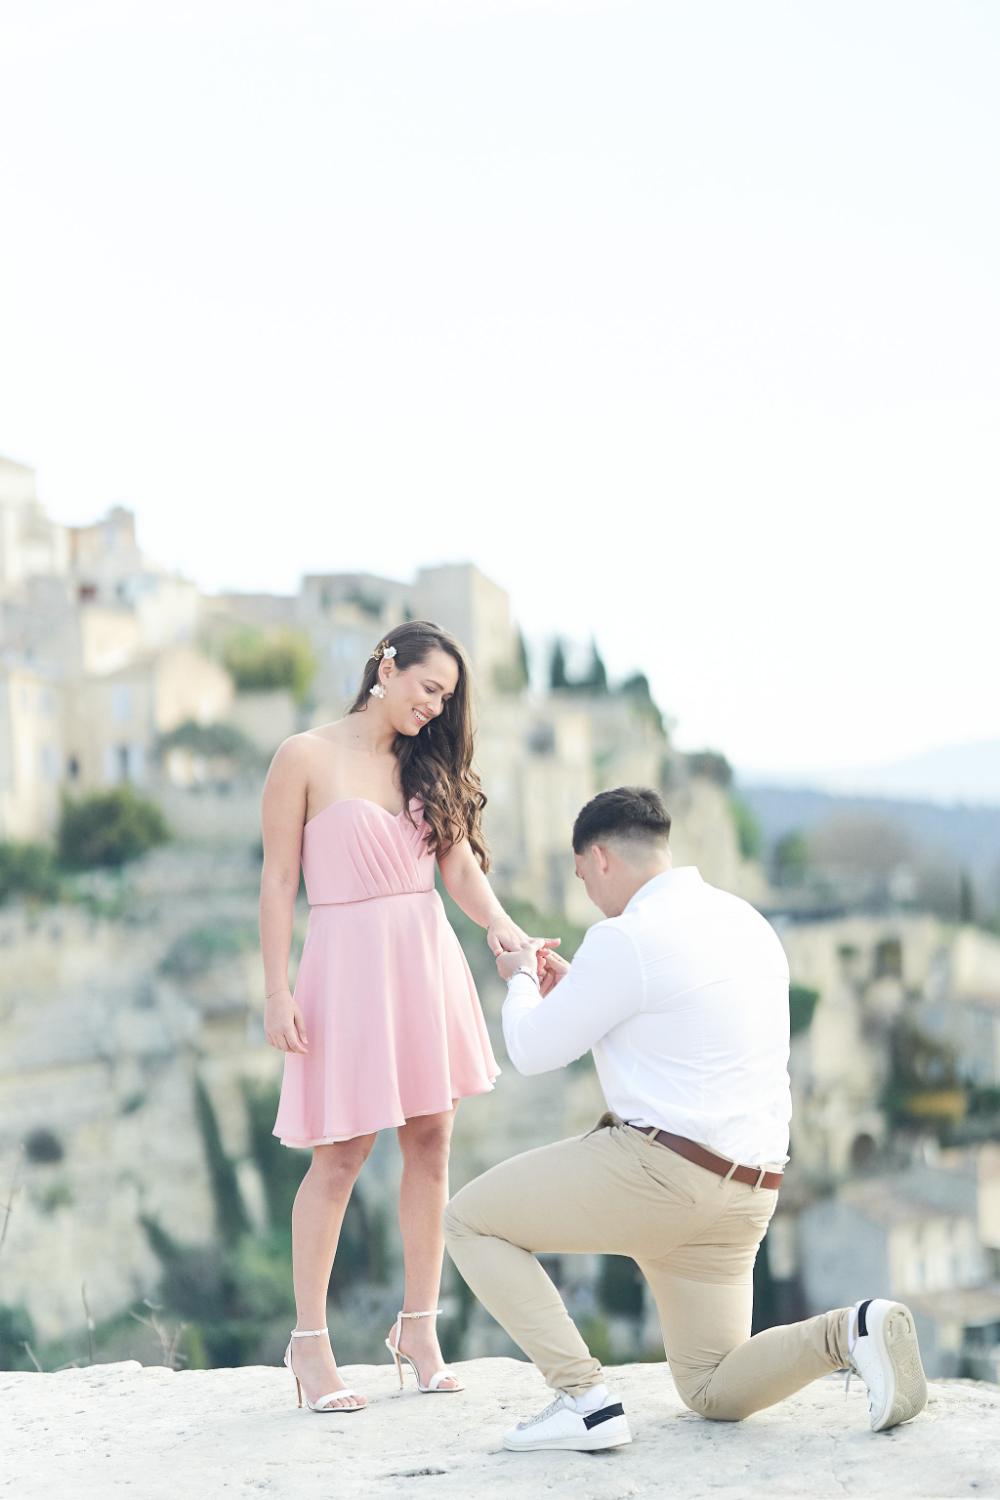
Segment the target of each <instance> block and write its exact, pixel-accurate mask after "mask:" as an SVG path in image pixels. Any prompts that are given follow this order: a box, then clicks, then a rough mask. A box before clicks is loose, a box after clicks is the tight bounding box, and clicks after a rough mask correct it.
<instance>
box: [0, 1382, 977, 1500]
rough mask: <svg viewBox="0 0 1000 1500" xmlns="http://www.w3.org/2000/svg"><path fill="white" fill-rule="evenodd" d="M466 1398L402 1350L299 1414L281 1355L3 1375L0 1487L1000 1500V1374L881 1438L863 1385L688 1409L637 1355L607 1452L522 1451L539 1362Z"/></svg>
mask: <svg viewBox="0 0 1000 1500" xmlns="http://www.w3.org/2000/svg"><path fill="white" fill-rule="evenodd" d="M457 1368H458V1369H459V1370H460V1371H461V1374H462V1376H463V1378H464V1379H465V1381H466V1383H467V1389H466V1390H465V1391H464V1392H463V1393H461V1394H459V1395H455V1396H447V1395H437V1396H420V1395H418V1394H417V1393H416V1392H415V1390H414V1388H413V1385H412V1382H411V1383H410V1384H408V1386H407V1389H406V1390H405V1391H404V1392H402V1393H401V1392H400V1391H399V1388H398V1386H397V1384H396V1376H395V1373H394V1371H393V1369H392V1366H391V1365H390V1364H388V1363H387V1364H386V1365H378V1366H371V1365H357V1366H354V1367H350V1366H348V1367H346V1368H345V1371H344V1374H345V1377H346V1378H347V1379H348V1380H349V1382H350V1383H351V1384H353V1385H355V1386H356V1387H357V1388H358V1389H359V1390H363V1391H364V1392H365V1393H366V1394H367V1395H368V1397H369V1400H370V1405H369V1407H368V1409H367V1410H365V1411H362V1412H360V1413H357V1414H355V1415H347V1416H335V1415H325V1416H319V1415H314V1414H313V1413H311V1412H308V1411H305V1410H303V1411H299V1410H298V1409H297V1408H296V1405H295V1387H294V1383H293V1381H292V1378H291V1376H290V1375H288V1374H287V1372H286V1371H285V1370H283V1369H267V1368H263V1367H260V1366H255V1367H250V1368H246V1369H238V1370H206V1371H185V1372H174V1371H171V1370H167V1369H163V1368H159V1367H143V1366H141V1365H139V1364H136V1363H134V1362H132V1361H129V1362H126V1363H123V1364H112V1365H95V1366H91V1367H89V1368H84V1369H75V1370H66V1371H63V1372H61V1373H59V1374H44V1375H35V1374H9V1373H8V1374H3V1375H0V1452H2V1455H3V1458H2V1463H0V1495H10V1496H12V1497H13V1496H17V1497H18V1500H34V1497H35V1496H43V1495H44V1496H46V1497H50V1496H51V1497H62V1496H72V1497H74V1500H84V1497H91V1496H93V1497H97V1496H100V1497H102V1500H107V1497H109V1496H119V1495H132V1496H136V1497H137V1500H138V1497H141V1500H160V1497H167V1496H169V1497H170V1500H176V1497H177V1496H178V1495H181V1496H184V1497H185V1500H202V1497H204V1500H208V1497H213V1500H214V1497H216V1496H229V1495H232V1496H238V1495H248V1496H249V1495H254V1496H266V1497H268V1500H313V1497H320V1496H322V1497H323V1500H331V1497H336V1500H349V1497H353V1496H364V1497H365V1500H371V1497H376V1500H377V1497H378V1496H380V1495H385V1496H390V1495H392V1496H397V1495H398V1496H402V1497H407V1496H412V1497H419V1500H431V1497H432V1496H433V1497H435V1500H436V1497H438V1496H445V1497H452V1500H459V1497H461V1500H465V1497H469V1500H471V1497H473V1496H479V1495H482V1494H496V1493H498V1492H501V1493H502V1494H503V1497H504V1500H529V1497H530V1500H537V1497H538V1496H543V1495H553V1496H559V1495H565V1496H567V1497H569V1496H572V1497H573V1500H628V1497H631V1496H646V1495H649V1496H658V1497H659V1496H664V1497H670V1500H695V1497H701V1496H711V1497H712V1500H747V1497H753V1496H795V1497H800V1500H801V1497H804V1496H808V1497H809V1500H823V1497H826V1496H844V1495H847V1496H858V1497H859V1500H862V1497H863V1500H870V1497H872V1496H879V1497H880V1500H881V1497H883V1496H897V1495H898V1496H933V1497H935V1500H945V1497H947V1500H951V1497H955V1496H970V1495H971V1496H976V1497H982V1496H992V1497H998V1496H1000V1388H997V1387H994V1386H988V1385H980V1384H976V1383H974V1382H968V1381H944V1382H940V1383H938V1384H935V1385H933V1386H932V1387H931V1396H930V1401H929V1403H928V1406H927V1410H926V1411H925V1412H924V1414H923V1415H922V1416H921V1417H919V1418H918V1419H917V1420H916V1421H915V1422H913V1423H911V1424H908V1425H906V1426H903V1427H899V1428H896V1429H895V1430H894V1431H892V1432H889V1433H885V1434H879V1435H873V1434H872V1433H871V1432H869V1430H868V1425H867V1411H866V1406H865V1396H864V1387H863V1385H862V1384H861V1383H860V1382H859V1381H857V1380H855V1381H854V1382H853V1383H852V1386H851V1389H850V1390H849V1391H848V1392H847V1393H846V1395H845V1392H844V1382H843V1378H842V1377H840V1376H831V1377H829V1378H827V1379H825V1380H822V1381H819V1382H817V1383H816V1384H815V1385H813V1386H811V1387H809V1388H808V1389H806V1390H805V1391H803V1392H801V1393H800V1394H799V1395H798V1396H796V1397H794V1398H793V1399H792V1400H789V1401H786V1402H784V1403H783V1404H782V1405H780V1406H778V1407H775V1408H773V1409H772V1410H771V1411H768V1412H762V1413H759V1414H758V1415H757V1416H755V1417H753V1418H751V1419H750V1420H749V1421H747V1422H745V1423H742V1424H739V1425H730V1424H724V1423H712V1422H706V1421H703V1420H702V1419H701V1418H699V1417H696V1416H694V1415H693V1414H691V1413H690V1412H688V1411H686V1410H685V1408H684V1407H683V1406H682V1405H681V1403H680V1401H679V1400H678V1398H677V1395H676V1393H675V1391H674V1388H673V1385H672V1383H671V1380H670V1376H669V1374H668V1372H667V1370H666V1367H665V1366H659V1365H648V1364H647V1365H624V1366H621V1367H619V1368H617V1369H613V1370H609V1371H608V1383H609V1385H610V1386H611V1387H612V1389H613V1390H614V1391H615V1392H616V1393H617V1394H619V1395H620V1396H621V1397H622V1398H623V1399H624V1400H625V1403H626V1408H627V1412H628V1416H629V1420H630V1422H631V1425H632V1431H633V1436H634V1442H633V1443H632V1445H631V1446H630V1447H627V1448H623V1449H619V1450H617V1451H615V1452H611V1453H605V1454H576V1453H561V1454H558V1453H551V1454H543V1453H536V1454H514V1453H507V1452H505V1451H504V1450H503V1449H502V1448H501V1446H500V1437H501V1434H502V1432H503V1430H504V1428H505V1427H508V1426H511V1425H513V1424H514V1422H516V1421H517V1420H519V1419H520V1418H521V1417H523V1416H526V1415H529V1414H530V1413H532V1412H533V1411H536V1410H538V1409H539V1408H540V1407H541V1406H544V1405H545V1404H546V1403H547V1401H548V1399H549V1393H548V1391H547V1389H546V1388H545V1387H544V1385H543V1384H542V1381H541V1378H540V1377H539V1376H538V1375H537V1374H536V1373H535V1371H534V1370H533V1369H532V1368H531V1367H530V1366H529V1365H527V1364H525V1363H523V1362H520V1361H517V1360H512V1359H500V1358H491V1359H478V1360H470V1361H468V1362H467V1363H465V1364H462V1365H459V1366H458V1367H457Z"/></svg>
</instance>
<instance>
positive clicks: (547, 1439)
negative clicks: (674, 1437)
mask: <svg viewBox="0 0 1000 1500" xmlns="http://www.w3.org/2000/svg"><path fill="white" fill-rule="evenodd" d="M631 1441H632V1434H631V1433H630V1432H629V1430H628V1423H627V1422H626V1420H625V1408H624V1407H623V1406H622V1404H621V1402H620V1401H612V1402H610V1403H609V1404H608V1405H607V1406H601V1407H598V1409H597V1411H591V1412H578V1411H577V1410H576V1406H575V1403H574V1401H573V1398H572V1396H564V1395H559V1396H557V1397H556V1399H555V1400H554V1401H553V1402H551V1403H550V1405H548V1406H547V1407H546V1408H545V1410H544V1411H540V1412H539V1413H538V1415H537V1416H536V1417H529V1418H528V1419H527V1421H526V1422H518V1424H517V1426H516V1427H512V1428H511V1430H510V1431H509V1432H505V1433H504V1439H503V1445H504V1447H505V1448H510V1449H512V1450H513V1451H514V1452H515V1453H530V1452H532V1451H533V1450H535V1449H536V1448H577V1449H580V1450H581V1451H582V1452H586V1453H589V1452H593V1451H594V1450H595V1449H597V1448H621V1447H623V1446H624V1445H625V1444H626V1443H630V1442H631Z"/></svg>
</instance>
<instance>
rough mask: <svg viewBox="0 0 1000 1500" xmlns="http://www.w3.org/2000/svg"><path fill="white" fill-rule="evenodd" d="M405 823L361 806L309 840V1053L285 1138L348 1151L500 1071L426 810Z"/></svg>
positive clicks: (291, 1074) (334, 816)
mask: <svg viewBox="0 0 1000 1500" xmlns="http://www.w3.org/2000/svg"><path fill="white" fill-rule="evenodd" d="M410 805H411V807H412V808H413V812H414V818H415V823H416V826H414V824H413V823H411V821H410V819H409V817H408V816H407V814H406V811H405V810H404V811H403V812H400V813H398V814H396V815H395V816H394V815H393V814H392V813H389V812H387V811H386V810H385V808H384V807H382V806H380V804H379V803H377V802H370V801H368V800H367V799H366V798H363V797H348V798H346V799H341V800H340V801H338V802H332V803H330V804H329V806H327V807H325V808H324V809H323V810H322V811H321V812H319V813H317V814H316V816H315V817H313V818H310V819H309V821H308V822H307V823H306V825H305V828H304V829H303V833H302V873H303V876H304V878H305V887H306V896H307V897H308V900H309V925H308V928H307V930H306V938H305V943H304V945H303V948H302V957H301V959H300V960H299V969H298V975H297V977H296V981H295V991H294V993H295V999H296V1001H297V1002H298V1004H299V1006H300V1007H301V1009H302V1013H303V1016H304V1018H305V1027H306V1035H307V1037H308V1038H309V1053H308V1056H302V1055H301V1054H299V1053H294V1052H287V1053H286V1054H285V1071H284V1077H283V1079H282V1084H281V1099H280V1101H279V1104H278V1116H277V1119H276V1120H275V1124H274V1134H275V1135H277V1136H279V1137H280V1139H281V1142H282V1144H283V1145H285V1146H320V1145H325V1144H327V1143H328V1142H331V1141H348V1140H351V1139H352V1138H353V1137H354V1136H356V1135H368V1134H370V1133H371V1132H372V1131H375V1130H384V1129H385V1128H386V1127H387V1126H391V1125H402V1124H403V1123H404V1121H406V1120H409V1119H412V1118H413V1116H414V1115H431V1114H439V1113H441V1112H443V1111H444V1110H448V1109H451V1107H452V1100H454V1099H462V1098H465V1097H467V1096H468V1095H470V1094H483V1093H486V1092H487V1091H488V1090H490V1089H491V1088H492V1087H493V1080H494V1079H495V1078H496V1077H497V1076H498V1074H499V1072H500V1069H499V1068H498V1067H497V1064H496V1059H495V1058H494V1056H493V1051H492V1048H491V1047H490V1039H489V1034H488V1032H487V1030H486V1022H485V1020H484V1019H483V1012H482V1008H481V1006H480V1003H479V996H478V994H477V993H476V986H475V982H474V980H473V978H472V973H471V971H470V969H469V965H468V963H467V962H466V959H465V954H464V953H463V952H462V947H461V944H460V943H459V941H458V938H457V937H456V936H455V933H454V930H453V929H452V927H451V924H450V923H449V921H448V918H447V917H446V915H445V910H444V904H443V903H442V901H441V898H440V896H439V895H438V893H437V891H436V890H435V889H434V870H435V863H436V861H435V857H434V855H433V854H432V853H430V852H429V851H428V849H427V846H426V844H425V843H424V837H423V836H424V833H425V832H426V828H427V825H426V823H425V821H424V818H423V814H422V810H421V804H420V799H419V798H417V797H414V798H413V799H411V804H410Z"/></svg>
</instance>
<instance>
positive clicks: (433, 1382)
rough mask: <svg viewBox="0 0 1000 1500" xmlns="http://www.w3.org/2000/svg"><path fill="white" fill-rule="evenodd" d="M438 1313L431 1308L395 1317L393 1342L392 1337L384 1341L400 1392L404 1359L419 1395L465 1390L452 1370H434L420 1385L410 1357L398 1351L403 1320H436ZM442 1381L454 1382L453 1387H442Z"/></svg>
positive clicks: (403, 1313) (418, 1372) (437, 1310)
mask: <svg viewBox="0 0 1000 1500" xmlns="http://www.w3.org/2000/svg"><path fill="white" fill-rule="evenodd" d="M440 1311H441V1309H440V1308H439V1307H432V1308H431V1310H430V1312H401V1313H399V1314H397V1317H396V1326H395V1328H394V1329H393V1334H394V1335H395V1340H393V1338H392V1337H390V1338H387V1339H386V1341H385V1347H386V1348H387V1349H388V1351H389V1353H390V1354H391V1355H392V1357H393V1359H394V1360H395V1361H396V1374H397V1375H398V1376H399V1386H400V1390H402V1388H403V1366H402V1363H401V1361H402V1360H404V1359H405V1360H406V1363H407V1364H408V1365H409V1367H410V1369H411V1370H412V1371H413V1373H414V1375H415V1376H416V1377H417V1390H418V1391H420V1393H421V1395H424V1396H443V1395H452V1394H453V1393H454V1392H456V1391H464V1390H465V1386H464V1385H463V1384H462V1382H461V1381H460V1380H459V1378H458V1376H457V1375H456V1374H455V1372H454V1370H448V1369H440V1370H435V1371H434V1374H433V1375H432V1376H431V1378H430V1380H428V1382H427V1384H426V1385H421V1384H420V1371H419V1370H418V1369H417V1367H416V1365H415V1364H414V1362H413V1360H412V1359H411V1358H410V1356H409V1355H408V1354H404V1353H403V1351H402V1349H400V1347H399V1340H400V1337H401V1335H402V1329H403V1319H404V1318H436V1317H437V1315H438V1313H439V1312H440ZM443 1380H454V1381H455V1384H454V1385H442V1384H441V1382H442V1381H443Z"/></svg>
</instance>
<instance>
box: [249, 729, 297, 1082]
mask: <svg viewBox="0 0 1000 1500" xmlns="http://www.w3.org/2000/svg"><path fill="white" fill-rule="evenodd" d="M306 789H307V779H306V774H305V766H304V764H303V756H302V751H301V748H300V746H299V745H297V744H296V742H295V740H294V739H288V740H283V741H282V743H281V744H280V745H279V746H278V748H277V750H276V751H275V752H274V758H273V759H272V761H271V765H270V767H269V769H268V773H267V777H266V779H265V781H264V791H263V795H262V798H261V809H260V824H261V833H262V835H263V840H264V864H263V868H262V870H261V877H260V950H261V956H262V958H263V961H264V996H265V1003H264V1033H265V1035H266V1037H267V1040H268V1042H269V1043H270V1045H271V1046H272V1047H277V1048H278V1049H279V1050H280V1051H282V1052H306V1051H307V1050H308V1043H307V1038H306V1034H305V1028H304V1025H303V1020H302V1013H301V1011H300V1010H299V1008H298V1006H297V1005H296V1004H295V1001H294V1000H293V999H292V993H291V990H290V989H289V988H288V958H289V954H290V952H291V946H292V926H293V923H294V919H295V897H296V894H297V893H298V889H299V862H300V859H301V857H302V825H303V823H304V821H305V813H306Z"/></svg>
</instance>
